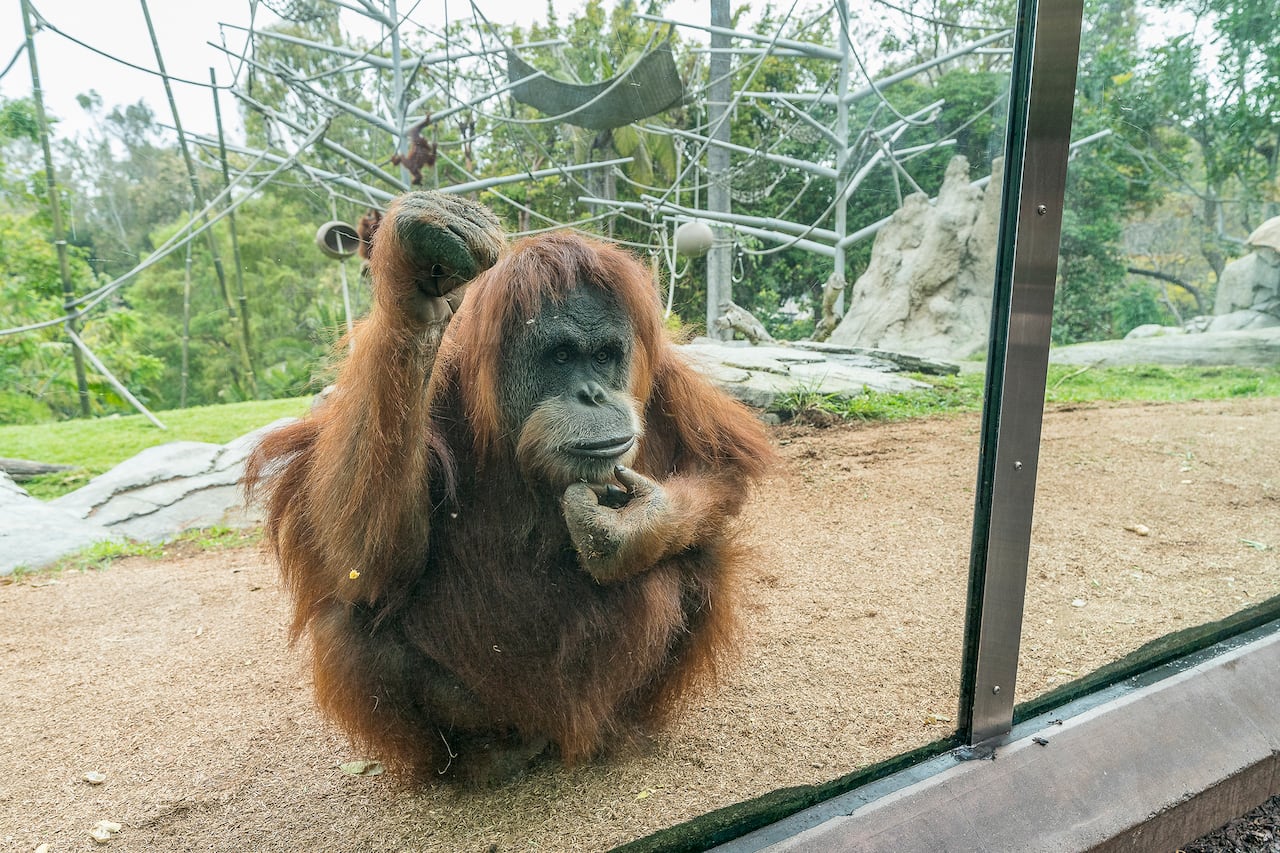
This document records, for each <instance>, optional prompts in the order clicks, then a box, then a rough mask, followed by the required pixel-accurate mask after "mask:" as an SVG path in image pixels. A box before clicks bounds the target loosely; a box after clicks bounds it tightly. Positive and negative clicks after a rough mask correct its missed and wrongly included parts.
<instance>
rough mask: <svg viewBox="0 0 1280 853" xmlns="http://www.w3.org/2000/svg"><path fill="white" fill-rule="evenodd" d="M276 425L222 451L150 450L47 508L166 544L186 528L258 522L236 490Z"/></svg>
mask: <svg viewBox="0 0 1280 853" xmlns="http://www.w3.org/2000/svg"><path fill="white" fill-rule="evenodd" d="M287 422H288V419H285V420H282V421H277V422H276V423H274V424H270V425H268V426H266V427H263V428H261V429H258V430H255V431H253V432H251V433H249V434H247V435H244V436H241V437H240V438H238V439H236V440H235V441H232V442H230V443H229V444H226V445H217V444H205V443H201V442H194V441H177V442H171V443H170V444H164V445H160V446H158V447H151V448H148V449H146V450H144V451H142V452H141V453H139V454H137V455H136V456H134V457H132V458H131V459H127V460H125V461H124V462H121V463H120V464H119V465H117V466H116V467H115V468H112V469H111V470H110V471H108V472H107V473H105V474H102V475H101V476H98V477H95V478H94V479H93V480H91V481H90V482H89V483H88V484H87V485H86V486H84V487H83V488H80V489H77V490H76V491H74V492H72V493H70V494H68V495H63V496H62V497H60V498H57V499H55V500H53V501H51V502H50V505H51V506H54V507H57V508H59V509H62V510H66V511H68V512H70V513H72V514H74V515H75V516H76V517H77V518H80V519H83V520H88V521H92V522H94V523H96V524H98V525H100V526H101V527H104V528H106V529H108V530H111V531H115V532H117V533H121V534H123V535H125V536H127V537H129V538H131V539H137V540H142V541H146V542H163V541H165V540H168V539H172V538H173V537H174V536H176V535H178V534H179V533H182V532H183V531H186V530H196V529H199V528H203V527H215V526H229V527H247V526H251V525H253V524H255V523H257V522H258V521H259V520H260V515H259V512H258V510H257V509H256V508H252V507H245V506H244V502H243V500H242V496H241V494H240V487H239V485H238V483H239V480H240V476H241V474H242V473H243V472H244V461H245V459H246V458H247V457H248V455H249V453H250V452H252V450H253V448H254V446H255V445H256V444H257V443H258V441H259V439H261V437H262V435H263V434H264V433H266V432H267V431H269V430H272V429H274V428H275V427H277V426H279V425H280V424H282V423H287Z"/></svg>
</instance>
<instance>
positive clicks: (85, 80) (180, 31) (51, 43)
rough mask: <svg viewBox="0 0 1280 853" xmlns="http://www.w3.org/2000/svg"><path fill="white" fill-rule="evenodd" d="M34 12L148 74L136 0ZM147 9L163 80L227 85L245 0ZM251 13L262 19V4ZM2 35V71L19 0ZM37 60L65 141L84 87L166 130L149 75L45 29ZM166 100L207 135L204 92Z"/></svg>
mask: <svg viewBox="0 0 1280 853" xmlns="http://www.w3.org/2000/svg"><path fill="white" fill-rule="evenodd" d="M32 5H33V6H34V7H35V9H36V11H37V12H38V13H39V14H40V15H42V16H43V17H44V18H45V19H46V20H47V21H48V22H49V23H50V24H51V25H52V26H54V27H57V28H58V29H59V30H61V31H62V32H63V33H66V34H67V35H68V36H71V37H72V38H75V39H78V40H80V41H82V42H85V43H86V44H88V45H89V46H90V47H92V48H96V49H97V50H100V51H102V52H104V53H109V54H111V55H113V56H115V57H118V58H120V59H123V60H126V61H127V62H131V63H133V64H135V65H140V66H142V67H144V68H148V69H154V68H155V67H156V61H155V55H154V53H153V51H152V49H151V41H150V39H149V37H148V35H147V26H146V21H145V19H144V18H143V16H142V7H141V4H140V3H139V2H138V0H32ZM479 5H480V9H481V10H482V11H483V12H484V14H485V16H486V17H487V18H489V20H491V21H493V22H495V23H513V22H514V23H519V24H521V25H522V26H526V27H527V26H529V24H531V23H532V22H533V21H534V20H543V19H544V18H545V16H546V8H547V4H546V0H480V2H479ZM555 5H556V11H557V14H558V15H559V17H560V20H561V22H562V23H563V22H565V21H566V20H568V18H569V17H570V14H571V12H572V11H573V10H576V9H579V8H581V5H582V4H581V2H579V0H556V4H555ZM735 5H736V4H735ZM398 6H399V9H398V11H399V12H400V13H401V14H404V13H405V12H406V10H409V9H415V7H414V3H413V2H412V0H399V3H398ZM673 6H678V7H679V9H680V12H679V15H680V17H681V18H682V19H684V20H689V21H693V22H697V23H706V21H707V18H708V11H707V7H708V3H707V0H700V2H689V0H682V2H680V3H678V4H673ZM148 7H149V9H150V11H151V19H152V22H153V23H154V25H155V28H156V35H157V37H158V38H159V41H160V49H161V52H162V54H163V56H164V62H165V67H166V69H167V70H168V72H169V74H170V75H171V76H173V77H175V78H182V79H187V80H195V81H198V82H201V83H207V82H208V80H209V68H210V67H212V68H214V69H215V70H216V71H217V74H218V81H219V82H220V83H224V84H225V83H228V82H230V80H231V77H232V69H231V66H230V65H229V63H228V57H227V56H226V55H225V54H223V53H222V52H221V51H219V50H217V49H215V48H213V47H211V46H210V45H208V44H207V42H210V41H212V42H219V41H220V39H221V38H222V35H221V34H220V31H219V27H218V24H219V22H225V23H230V24H237V25H240V26H247V25H248V23H249V8H250V7H249V2H248V0H222V1H221V2H208V0H205V2H199V0H150V2H149V3H148ZM259 9H260V12H261V13H266V10H265V9H264V8H263V7H262V6H261V4H259ZM268 14H269V13H268ZM686 16H688V17H686ZM470 17H472V11H471V5H470V3H469V2H466V0H419V2H418V4H417V6H416V9H415V11H414V12H413V18H414V19H415V20H418V21H422V22H424V23H428V24H435V23H442V22H443V21H445V20H446V19H447V20H457V19H460V18H470ZM260 22H261V19H260ZM0 33H3V35H0V68H2V67H3V64H7V63H8V61H9V59H10V57H12V56H13V52H14V51H15V50H16V49H17V48H18V47H19V46H20V45H21V44H22V16H21V11H20V5H19V3H17V2H12V3H6V4H4V7H3V11H0ZM225 37H226V40H227V41H226V43H227V46H228V47H229V48H231V49H238V48H239V47H240V46H241V45H242V44H243V33H240V32H236V31H234V30H230V29H228V30H225ZM36 56H37V59H38V60H39V66H40V81H41V84H42V88H43V89H44V96H45V105H46V108H47V109H48V110H49V112H50V113H51V114H52V115H54V116H56V117H57V118H59V119H61V120H62V124H61V125H60V126H59V127H58V128H57V130H55V136H58V137H65V136H71V135H73V134H74V133H75V132H76V131H78V130H82V129H84V128H85V127H87V125H88V122H87V121H86V120H85V118H84V113H83V111H82V110H81V109H80V107H79V106H78V105H77V103H76V95H78V94H80V93H83V92H86V91H88V90H89V89H94V90H96V91H97V92H98V93H99V94H101V95H102V99H103V104H104V106H105V107H106V108H107V109H108V110H109V109H110V108H111V107H113V106H116V105H117V104H130V103H134V102H136V101H137V100H138V99H139V98H143V99H145V100H146V101H147V103H148V104H150V106H151V107H152V109H153V110H154V111H155V114H156V117H157V118H158V119H159V120H160V121H162V122H164V123H165V124H170V123H171V119H170V117H169V115H170V114H169V107H168V102H167V101H166V100H165V95H164V88H163V85H162V83H161V82H160V79H159V78H158V77H156V76H154V75H151V74H147V73H145V72H143V71H138V70H134V69H132V68H129V67H127V66H125V65H122V64H120V63H118V62H113V61H111V60H108V59H105V58H103V57H101V56H98V55H96V54H94V53H93V52H92V51H91V50H89V49H87V48H85V47H81V46H80V45H77V44H75V43H74V42H72V41H70V40H68V39H67V38H64V37H63V36H62V35H59V34H58V33H55V32H50V31H47V30H46V31H43V32H39V33H37V35H36ZM28 68H29V66H28V61H27V57H26V56H25V55H23V56H21V57H19V59H18V62H17V63H15V64H14V66H13V68H12V69H11V70H10V71H9V73H8V74H6V75H5V76H4V77H3V78H0V95H3V96H5V97H7V98H17V97H25V96H28V95H30V94H31V75H30V73H29V71H28ZM174 93H175V97H176V98H177V100H178V109H179V113H180V115H181V116H182V122H183V125H184V126H185V127H186V128H187V129H188V130H192V131H199V132H212V131H213V130H214V127H215V126H214V118H213V103H212V99H211V97H210V95H209V92H208V91H207V90H206V89H201V88H198V87H195V86H190V85H183V84H180V83H175V86H174ZM222 111H223V117H224V120H234V117H235V115H236V113H237V110H236V106H235V103H234V101H233V99H232V98H231V97H228V96H225V95H224V97H223V100H222ZM229 132H230V131H229Z"/></svg>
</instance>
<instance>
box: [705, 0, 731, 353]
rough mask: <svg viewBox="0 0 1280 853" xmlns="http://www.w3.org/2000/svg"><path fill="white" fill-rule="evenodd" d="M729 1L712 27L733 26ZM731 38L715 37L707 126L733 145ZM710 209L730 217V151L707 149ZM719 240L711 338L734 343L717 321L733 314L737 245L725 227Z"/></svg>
mask: <svg viewBox="0 0 1280 853" xmlns="http://www.w3.org/2000/svg"><path fill="white" fill-rule="evenodd" d="M729 23H730V21H729V0H711V26H712V27H717V28H722V29H723V28H727V27H728V26H729ZM729 46H730V38H729V36H728V35H726V34H725V33H724V32H723V31H720V30H712V33H711V69H710V75H711V81H710V86H708V88H707V123H708V125H709V127H708V130H709V134H708V135H709V136H710V137H711V139H713V140H719V141H721V142H726V143H727V142H728V141H729V116H728V109H729V99H730V98H731V97H732V96H733V80H732V78H731V77H730V62H731V61H730V57H729ZM707 172H708V177H709V178H710V186H708V187H707V209H708V210H711V211H714V212H716V213H729V212H730V211H729V206H730V199H729V150H728V149H727V148H724V147H722V146H719V145H711V146H709V147H708V149H707ZM712 232H713V234H714V235H715V239H714V241H713V242H712V246H711V251H710V252H708V253H707V337H709V338H719V339H721V340H726V341H727V340H730V339H731V338H732V337H733V332H732V330H730V329H728V328H724V329H721V328H719V327H718V325H717V321H718V320H719V319H720V318H721V317H723V316H724V315H725V314H727V313H728V311H729V303H730V302H732V301H733V278H732V276H733V244H732V231H730V229H728V228H725V227H723V226H715V227H714V228H713V229H712Z"/></svg>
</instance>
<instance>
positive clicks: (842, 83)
mask: <svg viewBox="0 0 1280 853" xmlns="http://www.w3.org/2000/svg"><path fill="white" fill-rule="evenodd" d="M836 17H837V18H839V20H838V21H837V34H836V37H837V38H839V39H840V70H839V71H837V72H836V73H837V74H839V75H840V77H839V78H838V79H837V80H836V96H837V98H838V100H837V101H836V126H835V132H836V138H837V139H839V142H837V143H836V180H835V184H836V186H835V192H836V193H837V198H836V256H835V263H834V264H832V266H833V267H834V268H835V274H836V275H838V276H840V281H844V273H845V257H844V247H842V246H841V245H840V241H841V240H843V239H844V236H845V234H846V233H847V232H848V230H849V193H847V192H846V191H845V188H844V187H843V186H841V181H844V180H845V179H846V177H847V176H846V175H845V169H846V168H847V167H848V165H849V103H848V101H847V99H846V97H845V96H846V95H848V94H849V49H850V48H849V6H848V3H846V2H845V0H836ZM843 314H844V289H841V290H840V292H839V293H838V294H837V295H836V302H835V315H836V317H837V318H839V317H841V316H842V315H843Z"/></svg>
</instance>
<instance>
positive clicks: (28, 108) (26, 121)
mask: <svg viewBox="0 0 1280 853" xmlns="http://www.w3.org/2000/svg"><path fill="white" fill-rule="evenodd" d="M14 139H29V140H31V141H32V142H38V141H39V140H40V122H39V120H38V119H37V118H36V104H35V101H33V100H31V99H30V98H18V99H15V100H8V99H0V145H2V144H4V143H6V142H10V141H12V140H14Z"/></svg>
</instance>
